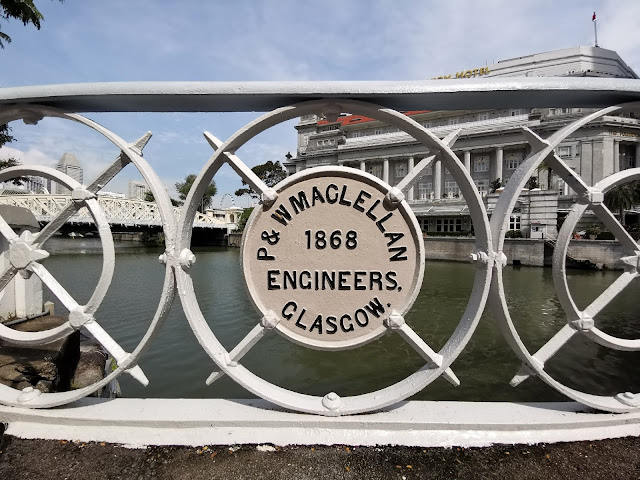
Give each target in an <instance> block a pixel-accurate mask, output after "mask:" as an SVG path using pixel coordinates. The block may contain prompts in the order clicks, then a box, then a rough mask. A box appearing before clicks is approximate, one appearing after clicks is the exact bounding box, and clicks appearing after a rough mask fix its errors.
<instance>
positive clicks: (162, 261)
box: [158, 252, 168, 265]
mask: <svg viewBox="0 0 640 480" xmlns="http://www.w3.org/2000/svg"><path fill="white" fill-rule="evenodd" d="M167 258H168V257H167V253H166V252H165V253H163V254H161V255H160V256H159V257H158V262H160V264H161V265H166V264H167Z"/></svg>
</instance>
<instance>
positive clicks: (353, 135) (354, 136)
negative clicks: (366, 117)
mask: <svg viewBox="0 0 640 480" xmlns="http://www.w3.org/2000/svg"><path fill="white" fill-rule="evenodd" d="M351 136H352V137H353V138H358V137H359V136H360V132H353V133H352V134H351Z"/></svg>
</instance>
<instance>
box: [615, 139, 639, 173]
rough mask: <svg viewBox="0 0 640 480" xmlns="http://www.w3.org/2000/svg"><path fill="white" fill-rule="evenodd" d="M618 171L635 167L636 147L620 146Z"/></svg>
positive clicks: (625, 144)
mask: <svg viewBox="0 0 640 480" xmlns="http://www.w3.org/2000/svg"><path fill="white" fill-rule="evenodd" d="M619 161H620V170H626V169H627V168H635V167H636V146H635V144H628V143H621V144H620V159H619Z"/></svg>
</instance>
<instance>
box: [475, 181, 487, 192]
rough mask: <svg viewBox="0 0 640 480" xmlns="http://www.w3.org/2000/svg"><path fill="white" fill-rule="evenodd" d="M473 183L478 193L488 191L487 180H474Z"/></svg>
mask: <svg viewBox="0 0 640 480" xmlns="http://www.w3.org/2000/svg"><path fill="white" fill-rule="evenodd" d="M473 183H475V184H476V188H477V189H478V191H479V192H480V193H482V192H485V193H486V192H487V191H488V189H489V180H487V179H486V178H483V179H476V180H474V181H473Z"/></svg>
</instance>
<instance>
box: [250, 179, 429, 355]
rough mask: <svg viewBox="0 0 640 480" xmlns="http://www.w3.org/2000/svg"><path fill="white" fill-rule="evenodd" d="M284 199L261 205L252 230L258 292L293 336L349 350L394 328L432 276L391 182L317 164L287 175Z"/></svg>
mask: <svg viewBox="0 0 640 480" xmlns="http://www.w3.org/2000/svg"><path fill="white" fill-rule="evenodd" d="M281 185H282V186H281V187H280V188H279V190H278V199H277V200H276V201H275V203H274V204H273V205H270V206H269V207H264V206H260V207H258V208H256V209H255V211H254V213H253V214H252V216H251V218H250V219H249V222H247V227H246V228H245V233H244V236H243V244H242V269H243V273H244V276H245V280H246V282H247V286H248V289H249V292H250V295H251V298H252V300H253V302H254V304H255V305H256V307H257V308H258V309H259V310H260V311H261V312H262V314H263V315H265V316H270V317H271V318H274V317H275V318H276V319H277V320H278V323H277V329H278V331H279V332H280V333H282V334H283V335H285V336H287V337H289V338H290V339H292V340H293V341H295V342H297V343H300V344H304V345H307V346H310V347H314V348H319V349H344V348H350V347H353V346H356V345H361V344H363V343H366V342H368V341H371V340H373V339H375V338H377V337H379V336H380V335H382V334H384V333H385V332H386V330H387V329H386V327H385V325H384V321H385V320H386V319H388V318H389V316H390V315H391V314H392V313H394V314H400V315H403V314H404V313H406V312H407V311H408V310H409V308H410V306H411V304H412V303H413V301H414V299H415V297H416V295H417V293H418V291H419V289H420V286H421V282H422V274H423V269H424V248H423V241H422V235H421V234H420V229H419V226H418V224H417V221H416V219H415V216H414V215H413V213H412V212H411V210H410V209H409V207H408V205H407V203H406V202H405V201H401V202H398V203H396V204H395V205H394V204H392V203H391V202H390V201H389V200H388V199H387V198H386V197H387V193H388V191H389V186H388V185H386V184H385V183H383V182H381V181H380V180H378V179H377V178H375V177H373V176H372V175H369V174H366V173H364V172H359V171H357V170H353V169H346V168H340V167H338V168H336V167H329V168H315V169H311V170H308V171H305V172H300V173H298V174H296V175H294V176H292V177H289V178H288V179H286V180H285V181H284V182H283V183H282V184H281Z"/></svg>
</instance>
